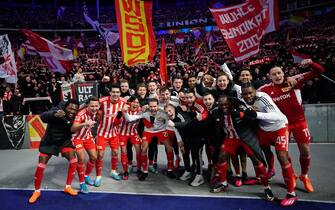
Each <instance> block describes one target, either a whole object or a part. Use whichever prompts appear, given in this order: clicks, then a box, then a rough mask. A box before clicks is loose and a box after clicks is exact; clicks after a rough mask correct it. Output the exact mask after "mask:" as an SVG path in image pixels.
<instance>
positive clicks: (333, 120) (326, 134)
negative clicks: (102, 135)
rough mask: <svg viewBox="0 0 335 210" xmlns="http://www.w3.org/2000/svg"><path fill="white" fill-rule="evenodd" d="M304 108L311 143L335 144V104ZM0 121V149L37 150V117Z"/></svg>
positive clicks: (40, 132)
mask: <svg viewBox="0 0 335 210" xmlns="http://www.w3.org/2000/svg"><path fill="white" fill-rule="evenodd" d="M304 107H305V115H306V118H307V121H308V125H309V129H310V132H311V135H312V142H316V143H320V142H323V143H330V142H332V143H335V104H306V105H305V106H304ZM0 119H1V122H0V136H1V138H0V149H27V148H31V149H35V148H38V146H39V142H40V141H41V138H42V137H43V135H44V133H45V130H46V124H44V123H43V122H42V120H41V119H40V116H39V115H28V116H23V115H18V116H5V117H2V118H0Z"/></svg>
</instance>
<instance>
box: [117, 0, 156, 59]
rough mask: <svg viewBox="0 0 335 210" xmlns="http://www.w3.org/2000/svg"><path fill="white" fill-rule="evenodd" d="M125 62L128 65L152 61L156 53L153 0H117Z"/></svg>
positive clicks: (119, 28) (118, 24) (118, 23)
mask: <svg viewBox="0 0 335 210" xmlns="http://www.w3.org/2000/svg"><path fill="white" fill-rule="evenodd" d="M115 12H116V19H117V26H118V30H119V34H120V45H121V50H122V58H123V62H124V63H125V64H126V65H127V66H134V65H136V64H138V63H148V62H150V61H151V60H152V59H153V57H154V56H155V53H156V40H155V34H154V31H153V28H152V1H140V0H115Z"/></svg>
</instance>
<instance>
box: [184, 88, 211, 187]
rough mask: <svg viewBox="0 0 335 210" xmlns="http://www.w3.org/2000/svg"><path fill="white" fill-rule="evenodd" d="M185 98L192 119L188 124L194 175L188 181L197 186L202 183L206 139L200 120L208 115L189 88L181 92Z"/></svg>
mask: <svg viewBox="0 0 335 210" xmlns="http://www.w3.org/2000/svg"><path fill="white" fill-rule="evenodd" d="M183 93H184V94H185V98H186V101H185V102H186V108H187V111H188V112H190V114H191V116H192V118H193V120H192V123H191V124H190V126H191V130H192V132H191V134H192V141H193V143H192V148H191V153H192V158H193V160H194V164H195V169H196V170H195V173H196V175H195V177H194V179H193V180H192V181H191V182H190V185H191V186H194V187H197V186H199V185H201V184H203V183H204V177H203V170H202V163H203V161H202V148H203V146H204V144H205V141H206V136H207V134H206V132H203V131H204V130H203V125H202V123H201V121H203V120H205V119H206V118H207V117H208V111H207V108H206V106H205V104H204V103H203V101H202V100H201V99H199V98H196V97H195V93H194V92H192V91H191V90H190V89H186V90H184V92H183Z"/></svg>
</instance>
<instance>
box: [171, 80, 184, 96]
mask: <svg viewBox="0 0 335 210" xmlns="http://www.w3.org/2000/svg"><path fill="white" fill-rule="evenodd" d="M183 83H184V82H183V79H182V78H181V77H175V78H173V82H172V89H171V95H172V96H178V94H179V92H180V91H181V90H182V88H183Z"/></svg>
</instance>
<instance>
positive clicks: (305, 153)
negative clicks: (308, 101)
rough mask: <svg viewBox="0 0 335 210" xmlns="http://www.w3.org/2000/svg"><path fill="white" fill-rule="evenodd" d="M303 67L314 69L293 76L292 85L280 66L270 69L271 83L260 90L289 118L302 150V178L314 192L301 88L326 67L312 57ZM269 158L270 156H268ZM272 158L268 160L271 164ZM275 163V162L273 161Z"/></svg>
mask: <svg viewBox="0 0 335 210" xmlns="http://www.w3.org/2000/svg"><path fill="white" fill-rule="evenodd" d="M301 65H302V66H303V67H307V66H309V67H311V68H312V69H313V70H312V71H308V72H306V73H303V74H298V75H295V76H293V78H294V79H296V81H297V84H296V85H295V86H294V87H290V86H288V85H287V83H286V82H285V80H284V72H283V70H282V68H280V67H277V66H276V67H273V68H271V69H270V72H269V73H270V79H271V81H272V82H271V83H270V84H267V85H264V86H262V87H260V88H259V91H262V92H265V93H267V94H268V95H269V96H270V97H271V98H272V99H273V101H274V102H275V104H276V105H277V106H278V108H279V109H280V110H281V111H282V112H283V113H284V114H285V115H286V117H287V119H288V128H289V133H293V136H294V139H295V141H296V142H297V145H298V148H299V151H300V158H299V160H300V166H301V175H300V180H301V181H302V182H303V183H304V186H305V189H306V190H307V191H308V192H313V191H314V188H313V186H312V184H311V181H310V179H309V178H308V176H307V174H308V171H309V168H310V164H311V153H310V141H311V136H310V132H309V129H308V126H307V121H306V118H305V114H304V110H303V107H302V105H301V102H302V99H301V93H300V88H301V87H302V85H303V84H304V82H305V81H307V80H310V79H313V78H315V77H318V76H319V75H320V74H322V73H323V72H324V68H323V67H322V66H320V65H319V64H317V63H314V62H313V61H312V60H311V59H305V60H303V61H302V62H301ZM267 159H268V158H267ZM271 161H272V162H273V158H272V160H271V159H270V160H268V162H269V165H271ZM272 165H273V163H272Z"/></svg>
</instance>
